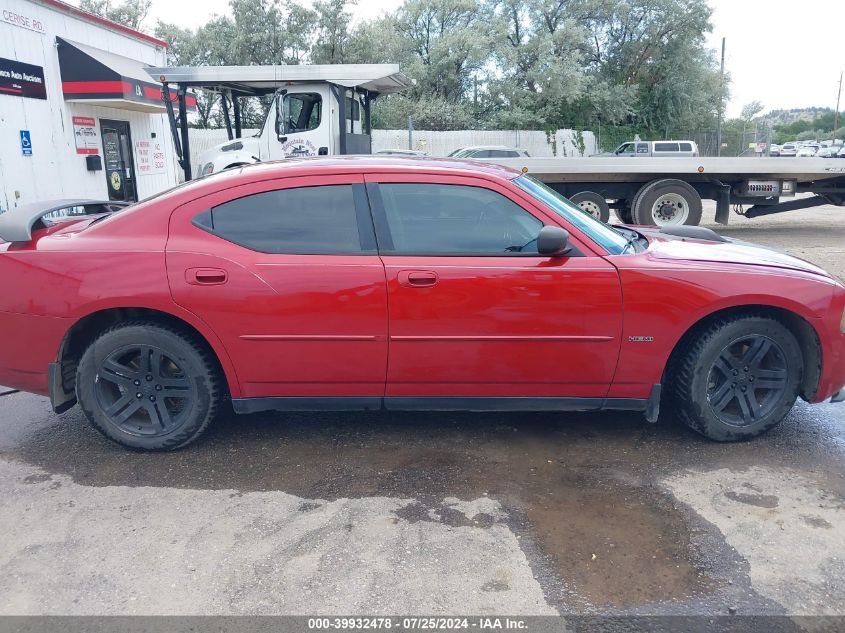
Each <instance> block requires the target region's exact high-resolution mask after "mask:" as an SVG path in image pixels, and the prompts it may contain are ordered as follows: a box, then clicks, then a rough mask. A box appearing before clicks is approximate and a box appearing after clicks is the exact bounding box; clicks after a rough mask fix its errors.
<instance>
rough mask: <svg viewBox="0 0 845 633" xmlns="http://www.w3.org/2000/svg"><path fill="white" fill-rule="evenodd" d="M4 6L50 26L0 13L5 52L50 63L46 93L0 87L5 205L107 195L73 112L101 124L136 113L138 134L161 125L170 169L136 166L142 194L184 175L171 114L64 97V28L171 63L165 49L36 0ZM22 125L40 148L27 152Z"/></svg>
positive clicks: (107, 46)
mask: <svg viewBox="0 0 845 633" xmlns="http://www.w3.org/2000/svg"><path fill="white" fill-rule="evenodd" d="M0 8H2V9H7V10H11V11H14V12H16V13H20V14H23V15H27V16H30V17H32V18H35V19H37V20H39V21H40V22H41V23H42V24H43V25H44V28H45V30H46V33H44V34H41V33H37V32H35V31H31V30H27V29H24V28H21V27H18V26H14V25H11V24H7V23H6V22H2V21H0V57H6V58H9V59H14V60H17V61H20V62H24V63H28V64H36V65H38V66H42V67H43V68H44V75H45V80H46V88H47V100H46V101H41V100H38V99H26V98H21V97H15V96H9V95H0V208H2V209H8V208H11V207H13V206H15V205H16V204H20V203H23V202H27V201H32V200H39V199H49V198H55V197H65V196H81V197H94V198H104V197H106V196H107V191H106V176H105V172H104V171H99V172H88V171H87V170H86V168H85V157H84V156H83V155H79V154H77V153H76V145H75V141H74V132H73V123H72V117H73V116H88V117H95V118H97V119H98V123H97V126H98V127H99V119H101V118H105V119H113V120H118V121H128V122H129V123H130V128H131V134H132V140H133V141H135V140H138V139H145V138H149V137H150V136H151V134H152V133H153V132H154V133H155V134H156V139H157V140H161V141H162V142H163V143H164V147H165V148H166V153H167V155H168V160H167V168H166V171H165V173H164V174H154V175H143V176H142V175H140V174H138V173H137V170H136V178H137V184H138V195H139V196H140V197H142V198H143V197H146V196H149V195H152V194H154V193H157V192H159V191H161V190H163V189H166V188H168V187H170V186H172V185H173V184H175V183H176V182H177V181H178V180H177V170H176V168H175V164H174V161H173V160H172V157H173V143H172V138H171V135H170V131H169V126H168V122H167V117H166V115H165V114H146V113H142V112H136V111H132V110H123V109H115V108H102V107H95V106H90V105H86V104H80V103H67V102H65V101H64V98H63V95H62V84H61V74H60V72H59V61H58V55H57V51H56V36H59V37H63V38H66V39H69V40H73V41H76V42H80V43H82V44H88V45H89V46H94V47H97V48H100V49H102V50H106V51H109V52H112V53H115V54H118V55H123V56H125V57H130V58H132V59H137V60H139V61H141V62H144V63H147V64H151V65H164V63H165V51H164V49H162V48H159V47H157V46H155V45H154V44H152V43H148V42H144V41H141V40H138V39H135V38H133V37H131V36H128V35H125V34H121V33H118V32H114V31H111V30H109V29H107V28H105V27H103V26H100V25H98V24H94V23H91V22H88V21H85V20H83V19H80V18H76V17H73V16H70V15H67V14H65V13H63V12H61V11H59V10H57V9H53V8H50V7H47V6H44V5H41V4H38V3H37V2H33V1H30V0H0ZM20 130H29V131H30V133H31V135H32V144H33V155H32V156H22V154H21V149H20V141H19V134H20ZM100 149H101V151H102V147H101V148H100ZM133 149H134V148H133Z"/></svg>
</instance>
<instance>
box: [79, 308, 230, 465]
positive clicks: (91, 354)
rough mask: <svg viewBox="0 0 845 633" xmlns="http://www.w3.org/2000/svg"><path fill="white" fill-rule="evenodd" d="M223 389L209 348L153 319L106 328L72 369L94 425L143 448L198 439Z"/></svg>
mask: <svg viewBox="0 0 845 633" xmlns="http://www.w3.org/2000/svg"><path fill="white" fill-rule="evenodd" d="M222 391H223V387H222V381H221V379H220V376H219V372H218V370H217V366H216V363H215V362H214V359H213V358H212V356H211V354H210V352H208V351H207V350H205V348H204V347H202V346H201V345H199V344H198V343H197V342H196V341H194V340H193V339H192V338H191V337H189V336H186V335H185V334H183V333H182V332H180V331H178V330H176V329H174V328H171V327H168V326H165V325H161V324H158V323H151V322H141V321H138V322H133V323H127V324H122V325H118V326H115V327H113V328H110V329H108V330H106V331H105V332H104V333H103V334H101V335H100V336H99V338H97V339H96V340H95V341H94V342H93V343H91V345H89V346H88V349H86V350H85V352H84V353H83V355H82V358H81V359H80V361H79V367H78V369H77V374H76V397H77V399H78V400H79V404H80V406H81V407H82V411H83V412H84V413H85V415H86V417H87V418H88V420H89V421H90V422H91V423H92V424H93V425H94V426H95V427H96V428H97V430H99V431H100V432H101V433H102V434H103V435H105V436H106V437H108V438H109V439H111V440H114V441H115V442H118V443H119V444H123V445H124V446H128V447H130V448H138V449H143V450H148V451H167V450H173V449H176V448H181V447H183V446H185V445H187V444H189V443H191V442H193V441H194V440H195V439H197V438H198V437H199V436H200V435H201V434H202V433H203V432H204V431H205V430H206V428H207V427H208V425H209V424H210V423H211V421H212V420H213V419H214V416H215V414H216V412H217V409H218V407H219V405H220V401H221V399H222Z"/></svg>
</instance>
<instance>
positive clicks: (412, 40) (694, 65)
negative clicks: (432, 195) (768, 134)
mask: <svg viewBox="0 0 845 633" xmlns="http://www.w3.org/2000/svg"><path fill="white" fill-rule="evenodd" d="M83 1H84V2H87V3H92V4H93V3H107V2H110V1H111V0H83ZM128 1H129V2H135V3H141V4H143V3H144V2H146V1H147V0H128ZM356 2H357V0H316V2H315V3H314V5H313V6H314V9H313V10H311V9H307V8H304V7H302V6H300V5H299V4H298V3H297V2H295V1H294V0H230V8H231V10H230V12H229V14H227V15H224V16H219V17H215V18H214V19H212V20H211V21H210V22H209V23H207V24H206V25H204V26H202V27H201V28H200V29H198V30H196V31H188V30H185V29H181V28H179V27H177V26H174V25H166V24H161V25H159V27H158V28H157V29H156V32H157V33H158V34H159V35H160V36H161V37H163V38H164V39H167V40H168V41H170V42H171V44H172V46H171V58H172V59H177V60H179V63H183V64H189V65H203V64H300V63H388V62H390V63H398V64H399V65H400V67H401V69H402V71H403V72H404V73H406V74H407V75H409V76H410V77H411V78H412V79H413V80H414V82H415V84H414V86H413V87H412V88H411V89H410V90H408V91H407V92H405V93H404V94H402V95H395V96H391V97H382V98H380V99H378V100H377V102H376V105H375V108H374V112H373V116H374V123H375V124H376V125H380V126H391V127H393V126H401V127H404V126H405V125H406V122H407V117H408V116H411V117H412V118H413V119H414V121H415V125H416V126H417V127H428V128H433V129H457V128H465V127H478V128H541V129H543V128H545V129H548V130H553V129H556V128H560V127H575V128H582V129H583V128H595V127H597V126H608V125H612V126H614V125H615V126H619V128H620V129H622V128H625V129H632V130H637V131H639V132H640V133H641V134H642V136H643V137H644V138H645V137H648V136H661V135H664V134H668V133H670V131H672V130H678V131H681V132H680V133H683V134H686V131H688V130H693V129H696V128H699V127H711V128H712V127H715V118H716V113H717V112H718V110H719V107H720V95H721V101H722V103H724V100H725V99H726V97H727V91H726V90H723V87H722V86H721V79H720V75H719V70H718V68H717V66H716V62H715V58H714V55H713V51H711V50H709V49H707V48H706V46H705V40H704V35H705V33H707V32H708V31H709V30H710V15H711V11H710V8H709V7H708V6H707V4H706V3H705V2H704V1H703V0H404V2H403V3H402V5H400V7H399V8H398V9H397V10H396V11H394V12H393V13H392V14H388V15H385V16H382V17H379V18H376V19H373V20H369V21H363V22H358V23H355V22H354V21H353V19H352V14H353V12H354V8H355V4H356ZM264 105H266V104H264ZM207 106H208V107H207V109H205V110H203V106H201V110H203V113H201V114H200V120H201V121H202V122H204V123H207V124H209V125H214V124H215V121H219V115H215V112H214V103H213V100H212V101H210V102H209V103H208V104H207ZM255 115H256V117H258V118H260V117H261V116H263V108H258V110H256V112H255ZM816 127H820V126H814V127H813V128H809V127H808V128H805V129H816ZM801 131H804V129H801V130H797V131H796V133H799V132H801Z"/></svg>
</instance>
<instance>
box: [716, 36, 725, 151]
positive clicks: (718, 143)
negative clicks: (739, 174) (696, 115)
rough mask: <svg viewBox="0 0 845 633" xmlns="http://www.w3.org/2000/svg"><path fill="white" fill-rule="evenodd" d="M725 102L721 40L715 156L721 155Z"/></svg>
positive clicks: (723, 47)
mask: <svg viewBox="0 0 845 633" xmlns="http://www.w3.org/2000/svg"><path fill="white" fill-rule="evenodd" d="M724 102H725V38H724V37H723V38H722V70H721V72H720V74H719V125H718V127H717V128H716V156H721V155H722V105H723V104H724Z"/></svg>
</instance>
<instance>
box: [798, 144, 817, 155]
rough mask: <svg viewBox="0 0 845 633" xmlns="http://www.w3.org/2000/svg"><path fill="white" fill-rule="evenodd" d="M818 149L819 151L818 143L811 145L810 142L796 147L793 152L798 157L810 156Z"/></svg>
mask: <svg viewBox="0 0 845 633" xmlns="http://www.w3.org/2000/svg"><path fill="white" fill-rule="evenodd" d="M818 151H819V146H818V145H811V144H807V145H802V146H801V147H800V148H799V149H798V151H797V152H796V153H795V156H797V157H798V158H809V157H811V156H815V155H816V152H818Z"/></svg>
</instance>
